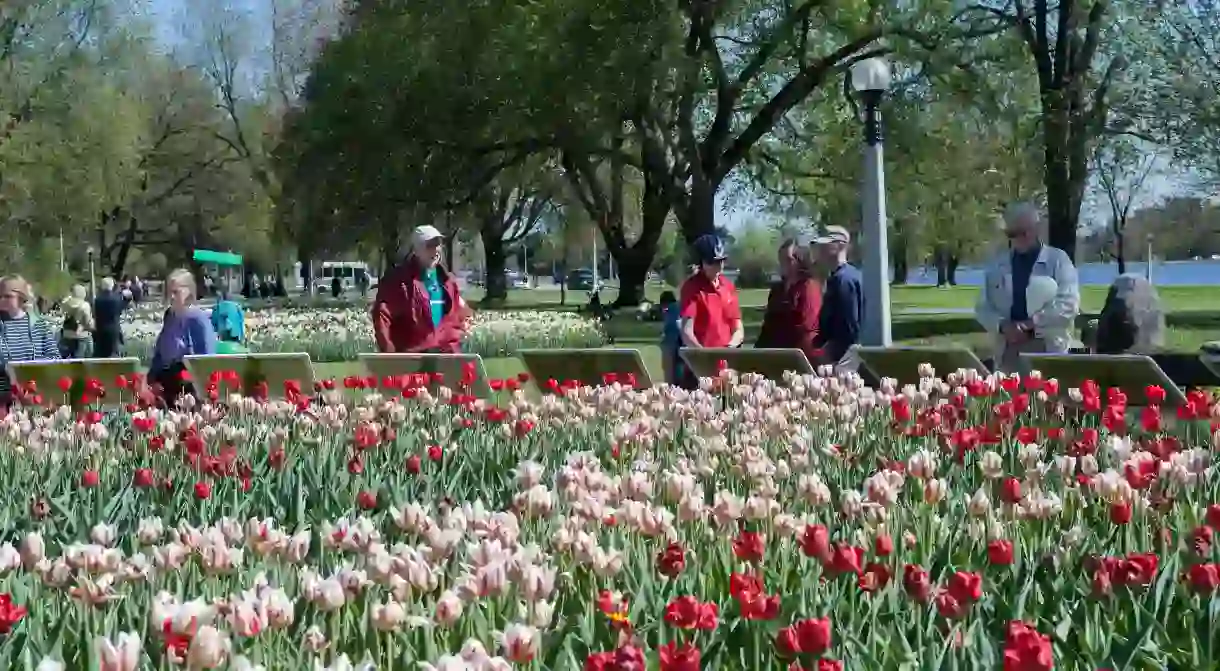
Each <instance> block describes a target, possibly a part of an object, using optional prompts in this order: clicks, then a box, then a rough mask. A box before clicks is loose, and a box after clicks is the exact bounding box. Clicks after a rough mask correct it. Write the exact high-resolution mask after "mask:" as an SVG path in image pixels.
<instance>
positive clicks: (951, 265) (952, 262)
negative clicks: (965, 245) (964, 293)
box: [945, 254, 962, 287]
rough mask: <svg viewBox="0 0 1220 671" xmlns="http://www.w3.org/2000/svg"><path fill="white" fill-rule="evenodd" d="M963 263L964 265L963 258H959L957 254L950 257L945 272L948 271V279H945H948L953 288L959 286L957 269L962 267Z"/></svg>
mask: <svg viewBox="0 0 1220 671" xmlns="http://www.w3.org/2000/svg"><path fill="white" fill-rule="evenodd" d="M961 263H962V260H961V258H959V257H958V255H957V254H950V255H949V260H948V263H947V264H946V266H947V267H946V268H945V270H946V271H947V272H946V275H947V277H946V278H945V279H947V280H948V281H949V286H951V287H955V286H957V267H958V266H960V265H961Z"/></svg>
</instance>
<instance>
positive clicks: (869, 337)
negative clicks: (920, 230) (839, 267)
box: [851, 58, 892, 347]
mask: <svg viewBox="0 0 1220 671" xmlns="http://www.w3.org/2000/svg"><path fill="white" fill-rule="evenodd" d="M851 86H852V88H853V89H855V91H856V94H857V95H858V96H859V97H860V101H861V102H863V103H864V179H863V181H862V183H861V185H860V189H861V194H860V197H861V215H862V220H863V221H862V223H863V230H862V233H863V235H862V236H861V238H862V239H861V243H862V244H861V247H863V250H864V324H863V327H864V328H863V330H862V332H861V334H860V335H861V338H860V342H861V344H863V345H871V346H874V347H888V346H889V345H890V344H891V343H892V339H891V336H890V281H889V244H888V242H887V240H886V221H885V166H884V165H883V163H882V158H883V153H882V141H881V111H880V106H881V98H882V96H884V95H885V91H886V89H888V88H889V86H890V67H889V65H888V64H887V63H886V62H885V59H882V58H866V59H864V60H862V61H857V62H856V63H854V64H853V65H852V66H851Z"/></svg>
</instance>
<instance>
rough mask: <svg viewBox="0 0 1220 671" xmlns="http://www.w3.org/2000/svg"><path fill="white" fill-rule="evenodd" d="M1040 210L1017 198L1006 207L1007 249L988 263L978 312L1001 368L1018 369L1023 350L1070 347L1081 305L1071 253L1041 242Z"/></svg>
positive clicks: (1053, 349) (1008, 370) (1065, 350)
mask: <svg viewBox="0 0 1220 671" xmlns="http://www.w3.org/2000/svg"><path fill="white" fill-rule="evenodd" d="M1041 225H1042V212H1041V210H1039V209H1038V208H1037V206H1035V205H1033V204H1031V203H1016V204H1014V205H1012V206H1010V207H1009V208H1008V209H1007V210H1005V212H1004V235H1005V236H1006V237H1007V238H1008V249H1007V250H1005V251H1004V252H1003V253H1001V254H999V255H997V256H996V257H995V258H993V259H992V260H991V262H990V263H988V264H987V269H986V273H985V275H984V279H983V287H982V289H981V290H980V292H979V300H978V304H977V305H976V306H975V317H976V318H977V319H978V321H979V324H981V325H982V326H983V328H985V329H986V330H987V332H988V333H990V334H992V337H993V339H994V344H995V363H994V367H995V368H996V369H997V370H1002V371H1005V372H1015V371H1017V370H1018V365H1019V355H1020V354H1021V353H1022V352H1027V353H1033V352H1067V351H1068V349H1069V348H1070V347H1071V345H1072V341H1073V338H1072V329H1073V327H1074V326H1075V323H1076V315H1077V314H1078V313H1079V311H1080V284H1079V281H1078V280H1077V277H1076V267H1075V266H1074V265H1072V259H1071V258H1069V257H1068V255H1067V253H1066V252H1064V251H1063V250H1062V249H1057V248H1055V247H1051V246H1050V245H1045V244H1042V241H1041V239H1040V238H1039V230H1040V228H1041Z"/></svg>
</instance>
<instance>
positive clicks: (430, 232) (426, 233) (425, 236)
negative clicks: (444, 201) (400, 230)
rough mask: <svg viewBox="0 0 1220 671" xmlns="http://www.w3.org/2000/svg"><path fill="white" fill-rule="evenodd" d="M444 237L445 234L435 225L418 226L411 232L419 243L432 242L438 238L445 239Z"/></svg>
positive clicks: (416, 242)
mask: <svg viewBox="0 0 1220 671" xmlns="http://www.w3.org/2000/svg"><path fill="white" fill-rule="evenodd" d="M444 237H445V235H444V234H443V233H441V232H440V230H439V229H438V228H437V227H435V226H428V225H424V226H416V227H415V230H414V231H412V232H411V239H412V240H414V241H415V244H417V245H418V244H423V243H425V242H432V241H433V240H436V239H437V238H441V239H444Z"/></svg>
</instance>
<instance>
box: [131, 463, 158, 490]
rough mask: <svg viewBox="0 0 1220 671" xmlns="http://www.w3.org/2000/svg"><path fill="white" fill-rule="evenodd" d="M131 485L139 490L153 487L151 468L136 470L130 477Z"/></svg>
mask: <svg viewBox="0 0 1220 671" xmlns="http://www.w3.org/2000/svg"><path fill="white" fill-rule="evenodd" d="M131 484H132V485H133V486H135V487H139V488H141V489H143V488H145V487H152V486H153V472H152V469H151V468H137V469H136V472H135V474H134V475H132V476H131Z"/></svg>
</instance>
